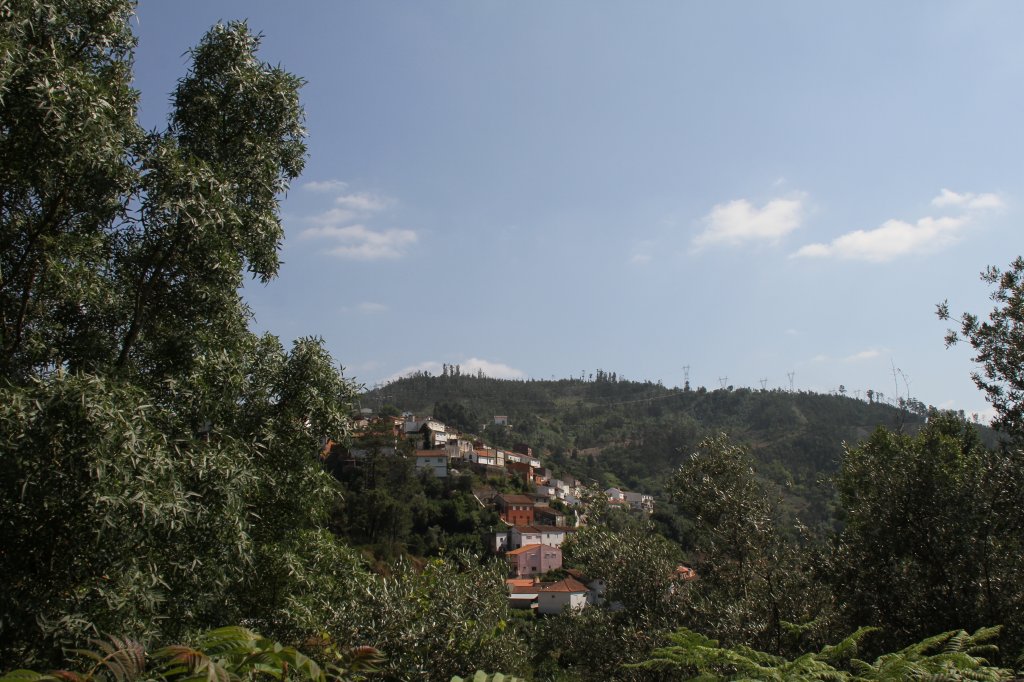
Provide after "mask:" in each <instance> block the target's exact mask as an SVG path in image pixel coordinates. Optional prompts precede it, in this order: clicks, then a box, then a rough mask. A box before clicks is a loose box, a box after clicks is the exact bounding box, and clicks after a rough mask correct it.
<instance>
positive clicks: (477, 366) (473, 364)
mask: <svg viewBox="0 0 1024 682" xmlns="http://www.w3.org/2000/svg"><path fill="white" fill-rule="evenodd" d="M448 364H449V365H459V369H460V371H461V372H462V373H463V374H476V373H477V371H479V370H482V371H483V373H484V375H485V376H489V377H491V378H493V379H525V378H526V373H525V372H523V371H522V370H518V369H515V368H514V367H509V366H508V365H506V364H503V363H500V362H491V361H490V360H482V359H480V358H469V359H468V360H463V361H462V362H450V363H448ZM443 370H444V366H443V363H440V362H437V361H436V360H427V361H425V362H421V363H419V364H417V365H410V366H409V367H406V368H404V369H402V370H399V371H398V372H395V373H394V374H392V375H391V376H389V377H387V378H386V379H384V382H385V383H387V382H390V381H395V380H397V379H401V378H402V377H406V376H409V375H410V374H412V373H413V372H429V373H430V374H440V373H441V372H442V371H443Z"/></svg>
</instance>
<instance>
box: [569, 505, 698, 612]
mask: <svg viewBox="0 0 1024 682" xmlns="http://www.w3.org/2000/svg"><path fill="white" fill-rule="evenodd" d="M562 551H563V556H564V559H565V563H566V564H567V565H569V566H572V567H573V568H576V569H579V570H580V571H581V572H582V573H583V575H584V576H586V577H588V578H591V579H593V578H601V579H603V580H604V585H605V594H604V597H605V599H606V601H607V602H608V603H609V604H619V605H621V606H622V607H624V609H625V611H626V612H627V614H629V615H630V616H631V617H633V618H635V619H637V620H643V621H645V622H647V623H648V624H652V625H653V624H660V623H663V622H665V620H666V619H667V618H668V617H669V616H670V614H672V613H673V611H674V609H675V608H676V606H677V604H676V602H677V601H678V599H677V597H678V595H677V592H676V591H675V590H674V589H673V587H674V581H673V577H674V575H675V574H674V571H675V568H676V566H678V565H679V558H680V557H679V552H678V548H676V547H674V546H673V545H672V544H671V543H669V542H668V541H666V540H665V539H664V538H662V537H661V536H660V535H657V534H655V533H652V532H651V529H650V527H649V526H647V525H646V524H640V525H635V526H629V527H626V528H623V529H622V530H614V529H612V528H611V527H609V526H608V525H605V524H602V525H588V526H585V527H583V528H580V529H579V530H578V531H577V532H575V533H573V534H572V537H571V538H569V539H568V540H566V542H565V544H564V545H563V546H562Z"/></svg>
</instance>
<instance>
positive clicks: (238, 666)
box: [0, 627, 383, 682]
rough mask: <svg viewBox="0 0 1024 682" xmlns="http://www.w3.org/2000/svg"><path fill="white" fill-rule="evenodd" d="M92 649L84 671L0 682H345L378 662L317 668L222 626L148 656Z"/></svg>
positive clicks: (357, 660)
mask: <svg viewBox="0 0 1024 682" xmlns="http://www.w3.org/2000/svg"><path fill="white" fill-rule="evenodd" d="M90 644H91V645H92V646H93V647H94V648H93V649H77V650H74V651H73V652H71V653H73V654H74V655H76V656H78V657H79V658H80V659H82V661H83V662H85V664H86V668H85V669H83V670H81V671H71V670H58V671H55V672H52V673H49V674H40V673H36V672H33V671H30V670H15V671H13V672H10V673H7V674H6V675H4V676H3V677H0V682H43V681H46V682H57V681H58V680H63V681H64V682H107V681H109V682H142V681H146V682H149V681H156V680H159V681H161V682H233V681H234V682H241V681H243V680H258V679H267V678H270V679H274V680H280V681H281V682H283V681H284V680H287V679H295V678H298V679H301V680H309V681H310V682H346V681H352V682H354V681H355V680H362V679H365V677H364V674H365V673H373V672H376V671H377V667H376V666H377V665H378V664H379V663H380V662H381V661H382V660H383V657H382V656H381V655H380V653H379V652H378V651H377V650H376V649H373V648H372V647H358V648H357V649H355V650H350V651H346V652H328V653H334V654H335V655H334V656H333V658H334V660H333V661H332V662H331V663H329V664H327V665H325V666H321V665H320V664H318V663H316V662H315V661H314V660H313V659H311V658H309V657H308V656H306V655H304V654H303V653H301V652H300V651H298V650H297V649H295V648H293V647H289V646H285V645H282V644H280V643H278V642H275V641H273V640H270V639H267V638H265V637H262V636H260V635H258V634H256V633H254V632H252V631H250V630H248V629H246V628H242V627H224V628H219V629H216V630H211V631H209V632H205V633H203V634H201V635H199V636H198V637H197V639H196V642H195V643H194V644H191V645H186V644H174V645H170V646H165V647H162V648H159V649H157V650H155V651H153V652H150V653H147V652H146V650H145V648H144V647H143V646H142V644H140V643H139V642H136V641H134V640H130V639H121V638H118V637H111V638H109V639H108V640H91V642H90Z"/></svg>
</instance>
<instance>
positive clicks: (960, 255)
mask: <svg viewBox="0 0 1024 682" xmlns="http://www.w3.org/2000/svg"><path fill="white" fill-rule="evenodd" d="M238 18H247V19H248V20H249V23H250V26H251V27H252V28H253V29H255V30H257V31H260V32H262V33H264V34H265V38H264V42H263V48H262V57H263V58H264V59H265V60H267V61H269V62H272V63H275V64H276V63H280V64H282V65H283V66H284V67H285V68H287V69H289V70H290V71H292V72H294V73H296V74H298V75H300V76H302V77H303V78H305V79H306V80H307V85H306V86H305V88H304V89H303V91H302V94H303V100H304V103H305V107H306V112H307V117H308V120H307V123H308V130H309V140H308V144H309V152H310V154H309V160H308V164H307V166H306V172H305V174H304V176H303V177H302V178H300V180H299V181H298V182H297V183H296V184H294V185H293V187H292V189H291V190H290V192H289V194H288V196H287V198H286V199H285V201H284V202H283V218H284V224H285V227H286V232H287V237H286V242H285V244H284V247H283V251H282V257H283V259H284V262H285V264H284V266H283V268H282V270H281V274H280V277H279V278H278V279H277V280H276V281H274V282H273V283H271V284H270V285H268V286H262V285H259V284H258V283H253V284H252V285H251V286H247V287H246V290H245V295H246V297H247V299H248V300H249V302H250V304H251V305H252V307H253V309H254V311H255V314H256V317H257V324H258V327H259V328H260V329H261V330H270V331H272V332H274V333H275V334H278V335H279V336H280V337H281V338H282V339H283V340H285V341H288V340H290V339H293V338H296V337H299V336H304V335H318V336H322V337H324V338H325V339H326V341H327V345H328V347H329V348H330V350H331V351H332V353H333V354H334V355H335V357H336V358H337V359H338V361H339V362H340V363H341V364H343V365H345V367H346V374H347V375H349V376H353V377H355V378H356V379H357V380H359V381H360V382H362V383H365V384H367V385H371V386H372V385H373V384H375V383H377V382H381V381H384V380H386V379H388V378H389V377H394V376H397V375H400V374H402V373H404V372H408V371H411V370H413V369H426V370H428V371H432V372H435V373H436V372H438V371H440V368H441V365H442V364H443V363H449V364H461V365H462V367H463V370H464V371H465V370H467V369H469V370H471V371H475V370H476V369H478V368H479V369H483V371H484V372H485V373H487V374H490V375H492V376H509V377H534V378H550V377H552V376H554V377H559V378H561V377H565V376H569V375H575V376H579V375H580V374H581V373H587V374H589V373H591V372H593V371H594V370H595V369H597V368H602V369H604V370H606V371H615V372H617V373H619V374H620V375H623V376H625V377H628V378H630V379H650V380H661V381H663V382H664V383H665V384H666V385H668V386H673V385H680V384H681V383H682V380H683V374H684V370H683V368H684V367H689V377H690V382H691V384H693V385H694V386H699V385H704V386H707V387H708V388H717V387H718V386H719V385H720V382H723V381H725V382H727V383H728V384H731V385H735V386H751V387H755V388H759V387H760V385H761V380H762V379H764V380H766V382H765V383H766V385H767V386H768V387H769V388H773V387H788V386H789V379H788V373H791V372H792V373H793V374H794V379H793V384H794V386H795V387H796V388H797V389H803V390H813V391H820V392H830V391H834V390H836V389H837V388H838V387H839V386H840V385H841V384H842V385H844V386H845V387H846V389H847V390H848V391H849V392H850V393H851V394H857V393H858V392H859V394H860V395H861V396H863V394H864V391H866V390H867V389H869V388H870V389H873V390H875V391H876V392H877V391H880V392H882V393H884V394H885V395H886V396H887V398H888V397H895V396H896V395H897V394H899V395H904V396H905V395H907V394H908V393H909V394H911V395H913V396H914V397H916V398H918V399H920V400H922V401H923V402H925V403H928V404H934V405H938V406H943V407H951V408H954V409H963V410H965V411H966V412H968V413H972V412H982V413H984V412H985V411H986V404H985V402H984V399H983V397H982V395H981V394H980V393H979V392H978V391H977V390H976V389H975V388H974V386H973V384H972V383H971V381H970V377H969V374H970V371H971V368H972V364H971V362H970V352H969V349H968V348H966V347H958V348H954V349H951V350H946V349H945V348H944V345H943V335H944V332H945V328H946V326H945V325H944V324H943V323H942V322H940V321H939V320H938V319H937V318H936V317H935V314H934V309H935V304H936V303H938V302H941V301H942V300H944V299H949V302H950V307H951V308H952V309H953V310H954V311H965V310H967V311H972V312H982V311H986V310H988V309H989V307H990V303H989V301H988V299H987V293H988V291H987V289H986V287H985V285H983V284H982V283H981V282H980V281H979V280H978V273H979V272H980V271H981V270H982V269H983V268H984V267H985V266H986V265H990V264H992V265H1005V264H1007V263H1008V262H1009V261H1010V260H1011V259H1012V258H1013V257H1014V256H1016V255H1018V254H1020V253H1022V252H1024V243H1022V239H1021V237H1020V236H1019V235H1020V231H1019V230H1018V229H1017V225H1018V224H1019V223H1020V218H1021V215H1020V211H1021V209H1020V206H1021V201H1020V198H1021V197H1022V196H1024V164H1022V162H1021V159H1022V157H1024V127H1022V124H1021V122H1020V112H1021V111H1024V87H1022V86H1024V42H1022V41H1021V40H1020V35H1021V29H1022V25H1024V5H1020V4H1018V3H1011V2H1000V3H986V2H978V3H970V4H966V3H947V2H909V3H883V2H870V3H864V2H859V3H821V2H783V3H753V2H751V3H711V2H708V3H701V4H696V3H683V2H644V3H621V2H620V3H612V2H583V1H580V2H568V1H560V2H554V3H539V2H518V3H512V2H497V1H488V0H480V1H472V2H471V1H469V0H465V1H462V2H436V3H414V2H397V1H396V2H319V3H317V2H305V3H302V4H294V3H282V2H251V1H249V2H218V1H216V0H208V1H207V2H202V3H200V2H192V1H189V0H184V1H181V2H173V3H170V2H156V1H155V0H143V1H142V2H141V3H140V5H139V8H138V17H137V21H136V32H137V35H138V36H139V48H138V51H137V55H136V64H135V71H136V85H137V87H138V88H139V89H140V90H141V92H142V109H141V115H142V120H143V123H144V124H145V125H146V126H147V127H159V126H162V125H163V123H164V121H165V120H166V116H167V107H168V94H169V93H170V91H171V89H172V88H173V87H174V83H175V81H176V79H177V78H178V77H180V76H181V75H182V74H183V73H184V70H185V68H186V66H187V58H186V56H185V53H186V51H187V49H188V48H189V47H190V46H191V45H194V44H195V43H196V42H197V41H198V40H199V39H200V37H201V36H202V34H203V32H204V31H205V30H206V29H207V28H208V27H209V26H210V25H211V24H213V23H214V22H216V21H217V20H230V19H238ZM894 367H896V368H898V369H899V370H900V372H901V375H902V377H903V378H900V379H899V383H898V387H897V384H896V383H895V382H894V377H893V368H894ZM904 378H905V379H906V380H904Z"/></svg>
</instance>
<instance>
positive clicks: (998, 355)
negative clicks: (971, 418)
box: [938, 257, 1024, 440]
mask: <svg viewBox="0 0 1024 682" xmlns="http://www.w3.org/2000/svg"><path fill="white" fill-rule="evenodd" d="M981 279H982V280H983V281H985V282H987V283H988V284H990V285H993V286H995V290H994V291H993V292H992V293H991V294H990V298H991V299H992V300H993V301H995V302H996V307H994V308H993V309H992V311H991V312H990V313H989V315H988V319H987V320H982V319H981V318H980V317H978V316H977V315H975V314H973V313H963V314H962V315H961V316H960V318H959V320H958V321H959V327H960V329H959V331H957V330H954V329H951V330H949V332H948V333H947V334H946V345H947V346H951V345H954V344H956V343H957V342H958V341H960V339H961V338H963V339H966V340H967V341H968V342H969V343H970V344H971V347H972V348H973V349H974V351H975V356H974V360H975V362H978V363H980V364H981V366H982V370H983V371H981V372H974V373H973V374H972V375H971V378H972V379H974V383H975V384H977V386H978V388H980V389H981V390H983V391H984V392H985V395H986V397H987V398H988V401H989V402H990V403H992V406H993V407H994V408H995V410H996V418H995V420H994V421H993V426H995V427H996V428H998V429H1000V430H1002V431H1004V432H1006V433H1007V434H1009V435H1010V436H1012V437H1013V438H1015V439H1017V440H1021V439H1024V372H1022V371H1021V369H1022V368H1024V258H1022V257H1017V258H1016V259H1014V261H1013V262H1012V263H1010V267H1009V268H1008V269H1007V270H1000V269H999V268H996V267H989V268H987V269H986V270H985V271H984V272H983V273H981ZM938 315H939V318H940V319H943V320H951V319H953V318H952V315H951V314H950V312H949V305H948V304H947V303H942V304H940V305H939V306H938Z"/></svg>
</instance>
